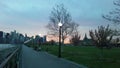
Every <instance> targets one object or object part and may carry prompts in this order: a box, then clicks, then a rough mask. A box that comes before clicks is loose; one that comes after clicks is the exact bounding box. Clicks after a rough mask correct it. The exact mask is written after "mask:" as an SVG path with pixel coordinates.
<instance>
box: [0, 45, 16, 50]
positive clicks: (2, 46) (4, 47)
mask: <svg viewBox="0 0 120 68" xmlns="http://www.w3.org/2000/svg"><path fill="white" fill-rule="evenodd" d="M11 47H14V45H11V44H0V51H1V50H3V49H6V48H11Z"/></svg>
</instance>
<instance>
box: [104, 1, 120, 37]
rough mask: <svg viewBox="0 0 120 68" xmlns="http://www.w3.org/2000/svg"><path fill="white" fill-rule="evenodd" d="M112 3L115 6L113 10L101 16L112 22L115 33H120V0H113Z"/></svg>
mask: <svg viewBox="0 0 120 68" xmlns="http://www.w3.org/2000/svg"><path fill="white" fill-rule="evenodd" d="M113 4H114V5H115V6H116V8H115V9H114V10H113V11H110V12H109V13H108V14H106V15H103V16H102V17H103V18H104V19H106V20H108V21H111V22H113V23H114V24H115V25H116V26H118V27H116V28H115V30H114V33H115V35H120V28H119V26H120V0H117V1H114V2H113Z"/></svg>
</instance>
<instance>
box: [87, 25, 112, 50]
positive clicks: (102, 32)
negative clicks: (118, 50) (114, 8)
mask: <svg viewBox="0 0 120 68" xmlns="http://www.w3.org/2000/svg"><path fill="white" fill-rule="evenodd" d="M89 33H90V37H91V39H92V40H93V41H94V43H95V45H96V46H97V47H99V48H101V49H103V48H104V47H110V42H111V40H112V37H113V31H112V30H111V29H110V28H109V25H108V26H107V27H104V26H99V27H98V29H97V30H95V31H92V30H90V31H89Z"/></svg>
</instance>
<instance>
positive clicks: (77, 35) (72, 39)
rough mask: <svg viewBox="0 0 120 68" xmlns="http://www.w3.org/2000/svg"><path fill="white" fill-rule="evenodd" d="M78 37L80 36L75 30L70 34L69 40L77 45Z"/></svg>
mask: <svg viewBox="0 0 120 68" xmlns="http://www.w3.org/2000/svg"><path fill="white" fill-rule="evenodd" d="M80 38H81V36H80V35H79V33H78V32H76V33H74V34H73V35H72V38H71V40H70V42H71V43H72V44H73V45H74V46H78V45H79V43H80Z"/></svg>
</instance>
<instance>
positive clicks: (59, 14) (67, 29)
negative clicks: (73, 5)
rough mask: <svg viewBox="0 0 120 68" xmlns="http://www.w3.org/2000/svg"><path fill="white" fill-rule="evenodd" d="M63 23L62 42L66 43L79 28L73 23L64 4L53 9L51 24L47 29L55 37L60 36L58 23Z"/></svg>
mask: <svg viewBox="0 0 120 68" xmlns="http://www.w3.org/2000/svg"><path fill="white" fill-rule="evenodd" d="M59 22H62V24H63V26H62V41H63V43H64V40H65V38H66V37H67V35H71V34H72V33H73V32H74V31H75V30H76V29H77V27H78V26H79V25H78V24H76V23H75V22H73V21H72V17H71V15H70V13H69V12H68V11H67V9H66V8H65V7H64V5H63V4H60V5H57V6H56V7H54V8H53V10H52V11H51V15H50V23H48V25H47V28H48V29H49V30H50V32H52V34H54V35H58V30H59V29H58V23H59Z"/></svg>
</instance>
